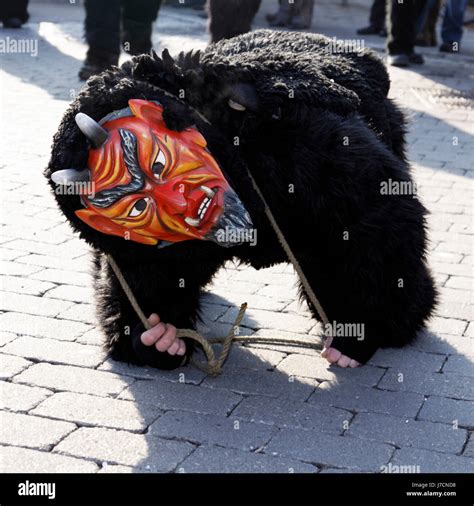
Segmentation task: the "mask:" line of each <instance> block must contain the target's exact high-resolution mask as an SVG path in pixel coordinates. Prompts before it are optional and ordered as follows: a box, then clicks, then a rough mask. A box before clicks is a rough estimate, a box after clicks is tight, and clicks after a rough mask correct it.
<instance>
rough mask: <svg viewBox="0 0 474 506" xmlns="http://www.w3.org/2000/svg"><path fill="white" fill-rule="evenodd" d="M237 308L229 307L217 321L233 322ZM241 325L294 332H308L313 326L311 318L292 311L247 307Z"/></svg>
mask: <svg viewBox="0 0 474 506" xmlns="http://www.w3.org/2000/svg"><path fill="white" fill-rule="evenodd" d="M238 312H239V308H237V307H231V308H230V309H228V310H227V311H226V312H225V314H224V315H223V316H221V317H220V318H219V320H218V321H220V322H223V323H230V324H233V323H234V321H235V318H236V317H237V314H238ZM242 325H243V326H245V327H250V328H252V329H257V328H262V327H267V328H268V327H271V328H275V329H281V330H287V329H293V330H294V331H295V332H296V333H303V334H304V333H305V332H308V331H309V329H310V328H311V327H313V326H314V321H313V320H312V319H311V318H304V317H303V316H299V315H297V314H292V313H278V312H276V311H263V310H261V309H248V310H247V312H246V313H245V316H244V318H243V320H242Z"/></svg>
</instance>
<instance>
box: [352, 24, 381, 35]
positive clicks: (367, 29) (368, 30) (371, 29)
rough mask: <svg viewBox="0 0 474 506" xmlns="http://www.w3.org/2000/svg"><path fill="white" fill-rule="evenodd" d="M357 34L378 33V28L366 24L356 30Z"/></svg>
mask: <svg viewBox="0 0 474 506" xmlns="http://www.w3.org/2000/svg"><path fill="white" fill-rule="evenodd" d="M357 33H358V34H359V35H377V34H378V33H380V28H375V26H372V25H371V26H366V27H365V28H359V29H358V30H357Z"/></svg>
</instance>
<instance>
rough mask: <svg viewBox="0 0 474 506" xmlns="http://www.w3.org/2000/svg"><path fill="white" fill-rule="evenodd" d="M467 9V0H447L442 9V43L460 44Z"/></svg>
mask: <svg viewBox="0 0 474 506" xmlns="http://www.w3.org/2000/svg"><path fill="white" fill-rule="evenodd" d="M466 8H467V0H448V2H447V3H446V6H445V8H444V17H443V25H442V27H441V38H442V39H443V42H447V43H453V42H457V43H458V44H459V43H460V42H461V38H462V29H463V26H462V24H463V20H464V13H465V11H466Z"/></svg>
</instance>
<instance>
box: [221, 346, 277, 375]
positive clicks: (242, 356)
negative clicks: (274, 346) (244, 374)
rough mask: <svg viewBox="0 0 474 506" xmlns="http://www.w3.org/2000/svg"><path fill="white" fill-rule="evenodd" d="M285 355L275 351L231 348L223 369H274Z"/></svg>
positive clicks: (239, 347)
mask: <svg viewBox="0 0 474 506" xmlns="http://www.w3.org/2000/svg"><path fill="white" fill-rule="evenodd" d="M285 356H286V355H285V354H284V353H281V352H279V351H275V350H261V349H260V350H259V349H255V348H250V347H248V346H245V347H244V346H236V345H234V346H232V348H231V350H230V353H229V356H228V357H227V360H226V362H225V368H226V369H227V368H228V367H242V368H244V369H268V370H269V369H274V368H275V366H276V365H278V364H279V363H280V362H281V361H282V360H283V359H284V358H285Z"/></svg>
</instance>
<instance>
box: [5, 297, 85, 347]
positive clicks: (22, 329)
mask: <svg viewBox="0 0 474 506" xmlns="http://www.w3.org/2000/svg"><path fill="white" fill-rule="evenodd" d="M41 300H43V301H44V302H45V303H46V304H48V305H49V306H52V307H54V305H55V303H56V301H51V300H49V299H43V298H41ZM66 304H69V303H66ZM54 312H55V310H54V311H52V313H54ZM0 325H1V326H2V328H4V329H8V330H9V331H10V332H15V333H16V334H19V335H27V336H35V337H48V338H50V339H58V340H62V341H74V339H76V337H78V336H80V335H81V334H82V333H83V332H86V331H87V330H89V329H90V328H91V327H90V325H85V324H83V323H79V322H73V321H69V320H58V319H56V318H47V317H45V316H36V315H30V314H25V313H18V312H16V313H15V312H10V313H3V314H1V315H0Z"/></svg>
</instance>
